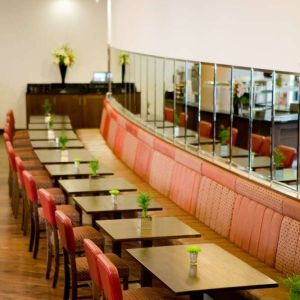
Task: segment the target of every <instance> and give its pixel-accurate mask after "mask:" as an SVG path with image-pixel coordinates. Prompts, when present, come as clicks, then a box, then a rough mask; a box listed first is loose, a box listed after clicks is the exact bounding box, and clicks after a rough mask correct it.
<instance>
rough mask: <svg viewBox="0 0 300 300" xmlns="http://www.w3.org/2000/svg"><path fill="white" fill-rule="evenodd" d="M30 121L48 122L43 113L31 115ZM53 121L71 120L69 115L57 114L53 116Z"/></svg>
mask: <svg viewBox="0 0 300 300" xmlns="http://www.w3.org/2000/svg"><path fill="white" fill-rule="evenodd" d="M29 123H38V124H44V123H46V122H45V116H43V115H36V116H30V118H29ZM53 123H71V120H70V117H69V116H62V115H55V116H54V117H53Z"/></svg>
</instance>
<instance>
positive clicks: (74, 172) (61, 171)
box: [45, 163, 114, 177]
mask: <svg viewBox="0 0 300 300" xmlns="http://www.w3.org/2000/svg"><path fill="white" fill-rule="evenodd" d="M45 168H46V170H47V171H48V173H49V174H50V176H51V177H67V176H75V177H76V176H82V175H86V176H88V175H90V173H91V171H90V167H89V164H87V163H80V164H79V168H75V165H74V163H71V164H70V163H67V164H51V165H45ZM97 174H98V175H113V174H114V173H113V172H112V171H111V170H110V169H109V168H107V167H106V166H104V165H103V164H100V167H99V170H98V171H97Z"/></svg>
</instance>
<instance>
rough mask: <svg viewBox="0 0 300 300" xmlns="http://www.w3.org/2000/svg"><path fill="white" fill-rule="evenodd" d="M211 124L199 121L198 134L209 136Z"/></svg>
mask: <svg viewBox="0 0 300 300" xmlns="http://www.w3.org/2000/svg"><path fill="white" fill-rule="evenodd" d="M211 129H212V124H211V123H210V122H206V121H200V123H199V135H200V136H203V137H207V138H209V137H210V135H211Z"/></svg>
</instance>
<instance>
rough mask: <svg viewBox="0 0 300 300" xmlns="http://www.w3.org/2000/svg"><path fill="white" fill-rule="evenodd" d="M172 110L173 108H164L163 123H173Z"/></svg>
mask: <svg viewBox="0 0 300 300" xmlns="http://www.w3.org/2000/svg"><path fill="white" fill-rule="evenodd" d="M173 117H174V110H173V108H169V107H165V121H168V122H173Z"/></svg>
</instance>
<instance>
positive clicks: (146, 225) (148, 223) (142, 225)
mask: <svg viewBox="0 0 300 300" xmlns="http://www.w3.org/2000/svg"><path fill="white" fill-rule="evenodd" d="M138 221H139V223H138V228H139V229H151V228H152V219H151V217H150V216H147V217H143V216H141V217H140V218H139V219H138Z"/></svg>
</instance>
